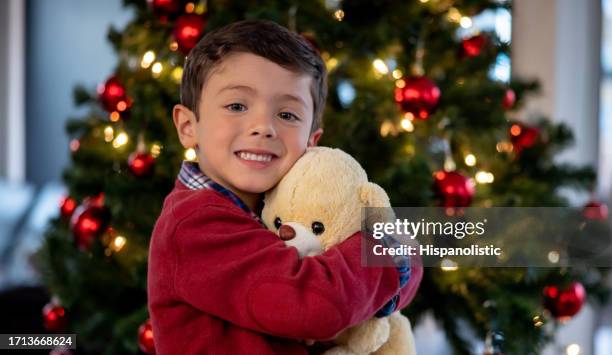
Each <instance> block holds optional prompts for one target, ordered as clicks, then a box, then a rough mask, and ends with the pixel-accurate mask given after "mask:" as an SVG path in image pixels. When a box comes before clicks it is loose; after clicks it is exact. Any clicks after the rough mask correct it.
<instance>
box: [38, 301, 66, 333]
mask: <svg viewBox="0 0 612 355" xmlns="http://www.w3.org/2000/svg"><path fill="white" fill-rule="evenodd" d="M42 313H43V324H44V325H45V328H46V329H47V330H50V331H53V332H61V331H63V330H65V329H66V326H67V325H68V319H67V317H66V310H65V309H64V307H62V306H60V305H57V304H53V303H47V304H46V305H45V306H44V307H43V310H42Z"/></svg>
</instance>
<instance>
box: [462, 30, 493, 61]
mask: <svg viewBox="0 0 612 355" xmlns="http://www.w3.org/2000/svg"><path fill="white" fill-rule="evenodd" d="M486 44H487V37H485V36H483V35H476V36H472V37H470V38H465V39H463V40H462V41H461V54H462V55H463V56H464V57H477V56H479V55H480V53H482V49H483V48H484V46H485V45H486Z"/></svg>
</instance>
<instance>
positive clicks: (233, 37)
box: [181, 20, 327, 132]
mask: <svg viewBox="0 0 612 355" xmlns="http://www.w3.org/2000/svg"><path fill="white" fill-rule="evenodd" d="M236 52H246V53H252V54H255V55H258V56H260V57H264V58H266V59H268V60H270V61H272V62H274V63H276V64H278V65H280V66H282V67H284V68H286V69H289V70H292V71H295V72H299V73H305V74H309V75H310V76H311V77H312V84H311V87H310V94H311V96H312V101H313V104H314V107H313V111H314V112H313V119H312V127H311V132H313V131H315V130H316V129H317V128H319V127H320V126H321V122H322V118H323V109H324V107H325V100H326V99H327V70H326V69H325V63H324V62H323V59H321V56H320V55H319V54H318V52H317V50H316V49H314V48H313V47H312V46H311V45H310V44H309V43H308V42H307V41H306V40H305V39H304V38H303V37H302V36H300V35H299V34H297V33H293V32H291V31H289V30H288V29H287V28H285V27H283V26H280V25H278V24H276V23H274V22H272V21H265V20H246V21H239V22H234V23H232V24H230V25H227V26H224V27H222V28H219V29H217V30H214V31H212V32H209V33H208V34H207V35H206V36H204V38H202V39H201V40H200V41H199V42H198V44H197V45H196V46H195V47H194V48H193V49H192V50H191V52H189V55H188V57H187V59H186V62H185V68H184V70H183V79H182V81H181V104H183V105H184V106H186V107H188V108H189V109H190V110H191V111H193V112H194V113H195V114H196V118H197V115H198V104H199V100H200V95H201V92H202V88H203V86H204V82H205V81H206V79H207V78H208V75H209V74H210V72H211V70H212V69H213V68H214V67H216V66H217V65H219V64H220V63H221V61H223V58H225V57H226V56H227V55H229V54H231V53H236Z"/></svg>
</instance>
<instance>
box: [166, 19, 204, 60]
mask: <svg viewBox="0 0 612 355" xmlns="http://www.w3.org/2000/svg"><path fill="white" fill-rule="evenodd" d="M204 27H206V20H205V19H204V17H202V16H200V15H196V14H185V15H182V16H181V17H179V18H178V19H177V20H176V25H175V27H174V38H175V39H176V42H177V43H178V45H179V49H180V50H181V52H183V53H184V54H187V53H189V51H190V50H191V49H192V48H193V47H195V46H196V44H197V43H198V41H199V40H200V37H202V33H204Z"/></svg>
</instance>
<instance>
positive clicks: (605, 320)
mask: <svg viewBox="0 0 612 355" xmlns="http://www.w3.org/2000/svg"><path fill="white" fill-rule="evenodd" d="M412 2H413V3H414V4H413V6H417V5H418V6H431V8H429V9H430V11H431V13H432V14H436V11H438V9H440V8H444V10H443V12H442V10H440V11H439V12H438V16H440V17H442V16H447V13H448V12H449V11H450V12H452V11H451V10H449V8H451V9H452V8H454V7H451V5H449V4H446V3H453V2H452V1H450V0H449V1H435V0H431V1H428V0H414V1H412ZM126 3H135V1H127V2H126ZM142 3H143V4H144V3H145V1H144V0H143V1H142ZM212 3H214V2H211V4H209V5H210V8H211V9H212V8H213V6H212ZM223 3H225V2H223ZM270 3H274V2H270ZM296 3H299V2H296ZM346 3H350V2H349V1H347V2H346ZM357 3H359V2H357ZM382 3H385V4H387V5H388V6H387V7H386V11H391V10H390V9H391V8H393V6H394V2H384V1H383V2H382ZM396 3H399V2H396ZM456 3H457V4H456V5H455V6H456V8H458V9H459V10H460V11H462V9H463V8H467V9H470V8H478V6H479V5H478V3H479V2H478V1H456ZM480 3H486V4H487V6H489V3H500V4H502V5H503V6H501V7H500V8H493V7H492V8H491V9H486V11H484V10H483V11H474V13H473V15H472V14H469V16H468V15H465V13H464V15H459V18H458V19H457V21H456V23H455V24H454V25H455V26H456V32H457V33H458V34H457V36H458V38H459V40H458V42H460V39H461V38H463V39H466V38H473V37H472V36H473V35H474V34H475V33H476V34H477V33H480V32H482V33H492V34H494V36H495V38H496V41H497V42H495V43H496V44H498V45H500V46H502V47H503V46H507V47H508V50H507V51H499V53H496V55H495V57H494V59H493V61H492V64H491V65H490V66H487V68H486V72H487V73H488V75H489V79H487V80H491V81H492V82H495V83H501V84H500V85H506V84H507V85H508V87H512V86H511V83H512V82H513V80H512V79H511V78H514V77H520V78H522V79H525V80H537V81H538V82H539V91H538V92H535V91H534V93H530V94H529V95H527V94H524V95H521V91H523V90H525V92H529V88H530V86H529V85H527V84H526V85H523V86H520V85H519V86H517V87H515V89H516V91H517V93H516V94H517V98H518V99H519V100H518V101H519V102H520V107H519V105H517V107H516V108H514V109H515V110H514V111H513V113H512V116H513V117H521V118H522V120H523V121H524V122H527V123H533V124H535V123H536V122H538V120H540V119H541V118H542V117H544V118H545V119H546V120H547V121H548V122H550V124H559V123H562V124H564V125H565V126H566V127H568V128H569V129H570V130H571V131H572V132H573V134H574V144H573V145H572V146H571V147H569V148H568V149H565V150H563V151H562V152H561V153H560V154H558V155H556V156H555V157H554V162H555V163H557V164H561V165H563V164H572V165H576V166H585V165H589V166H591V167H592V168H593V170H594V172H595V173H596V179H594V180H593V181H592V184H591V185H590V187H589V188H588V189H575V188H572V186H571V184H570V185H569V186H564V187H559V188H558V189H556V187H555V192H556V193H559V194H560V195H561V196H563V197H564V199H565V201H567V203H569V204H570V205H572V206H583V205H585V204H587V203H588V202H589V201H598V203H600V204H602V205H606V204H607V205H610V203H611V202H612V0H587V1H578V0H537V1H533V0H514V1H511V2H509V1H501V0H500V1H492V2H491V1H480ZM343 5H345V4H343V2H342V1H332V2H330V1H325V8H326V9H327V10H328V11H329V12H330V14H331V15H330V18H332V15H333V16H336V20H338V21H341V20H342V19H338V16H339V13H338V11H340V10H342V9H343ZM376 5H377V4H374V5H372V6H376ZM150 6H151V5H150V4H149V8H148V9H150ZM411 6H412V5H411ZM434 6H438V7H434ZM487 6H483V8H485V7H487ZM271 7H272V5H271ZM280 7H283V6H280ZM304 7H307V6H303V8H304ZM228 8H230V9H231V6H229V7H228ZM253 8H257V6H256V5H253ZM321 8H323V7H321ZM226 10H227V9H226ZM241 10H244V11H248V10H249V6H247V5H245V6H244V8H241ZM345 10H346V16H347V19H348V18H349V17H348V16H349V14H350V12H349V9H346V8H345ZM143 11H146V7H143V6H140V5H134V6H131V7H130V6H127V7H125V6H124V3H123V2H122V1H120V0H108V1H104V2H100V1H93V0H86V1H76V0H56V1H45V0H28V1H25V0H5V1H1V2H0V48H1V50H0V314H2V318H3V319H4V320H5V321H4V322H2V323H3V324H0V333H16V332H18V331H21V332H29V333H37V332H44V331H45V327H44V326H43V322H42V320H43V316H42V314H41V312H42V308H43V306H44V305H45V304H47V303H49V300H50V299H52V297H53V296H56V292H53V291H54V290H53V287H51V290H53V291H51V292H50V289H49V288H48V287H47V286H46V285H47V284H48V283H49V281H43V280H42V279H41V276H40V273H39V272H37V271H36V268H35V267H34V266H33V258H34V257H33V254H34V253H35V252H36V251H37V250H39V249H41V247H42V246H43V244H44V239H45V234H46V233H47V230H48V228H49V222H50V221H51V220H52V219H54V218H58V217H59V215H60V210H59V208H58V206H59V205H60V203H62V201H63V200H62V199H63V198H64V197H65V196H67V195H75V194H76V195H80V196H84V195H85V193H84V192H82V190H79V189H82V188H83V186H82V185H79V184H75V181H76V180H78V179H77V178H74V176H73V177H72V180H70V179H69V180H68V181H70V183H69V184H75V185H77V187H74V189H71V187H70V186H67V184H66V181H65V180H63V179H62V176H63V172H64V171H65V170H66V169H70V166H71V164H72V163H71V159H72V157H71V154H72V153H74V151H75V150H76V149H78V147H77V148H76V149H75V148H74V146H72V148H71V144H72V145H74V143H75V141H74V139H75V137H74V134H73V135H72V136H71V135H70V134H68V133H67V131H66V126H67V124H68V122H69V121H70V119H71V118H79V117H85V116H87V115H90V112H91V107H90V106H89V105H76V104H75V100H74V97H75V95H74V90H75V87H82V88H84V90H85V89H87V90H89V91H90V92H94V91H95V88H96V87H97V86H98V85H99V84H101V83H102V84H104V83H106V84H107V85H108V80H109V77H111V75H113V73H115V72H120V73H121V74H120V75H119V76H122V77H124V78H125V77H126V74H125V72H126V71H127V69H125V68H121V67H120V68H119V69H117V67H118V65H117V62H118V60H119V58H118V55H117V52H116V51H115V50H116V49H117V48H121V46H122V45H125V43H123V42H115V43H112V42H110V41H109V40H108V39H107V34H108V31H109V27H110V26H114V27H115V28H116V29H118V30H119V31H121V30H122V29H123V28H125V26H126V25H128V24H129V23H130V21H133V20H134V18H135V17H136V18H140V17H139V16H141V15H140V13H141V12H143ZM228 11H229V10H228ZM261 13H263V15H262V17H265V16H266V13H265V11H261ZM411 15H414V14H408V13H407V14H406V18H405V21H406V22H410V21H411V17H410V16H411ZM156 16H158V18H160V17H159V14H156ZM212 16H214V14H212V15H211V17H212ZM342 16H344V12H343V13H342ZM432 16H433V15H432ZM272 17H273V16H272ZM297 17H298V23H299V12H298V15H297ZM170 21H172V20H170ZM225 21H227V18H226V19H225ZM449 21H450V20H449ZM162 22H163V21H162ZM211 22H212V23H214V21H211ZM222 22H223V21H219V22H218V23H222ZM279 22H280V23H282V24H283V25H287V23H286V22H287V21H286V20H285V21H284V23H283V22H281V21H279ZM345 22H346V21H345ZM450 22H452V21H450ZM143 23H144V22H143ZM303 23H307V20H304V22H303ZM321 28H323V26H321ZM453 31H455V29H453ZM153 33H157V32H153ZM315 35H316V33H315ZM319 40H320V41H321V42H322V43H323V46H322V47H323V50H324V49H325V47H324V45H325V44H327V42H331V40H330V39H326V38H319ZM143 41H144V42H146V41H147V40H143ZM415 47H418V45H416V44H415ZM130 50H133V48H130ZM415 51H418V48H417V49H415ZM140 54H142V53H140ZM158 54H159V53H158ZM332 56H333V54H332ZM374 58H375V57H372V59H374ZM328 59H329V58H328ZM383 59H384V58H383ZM398 62H399V64H398V63H397V62H396V63H391V62H389V61H385V62H384V63H383V64H382V66H383V67H381V65H378V67H377V64H376V63H373V65H374V69H375V70H378V71H379V74H381V73H382V74H386V73H385V72H384V71H385V70H387V71H389V72H391V71H393V70H394V69H393V68H392V66H393V65H396V66H397V68H398V70H399V68H400V67H401V64H402V63H401V60H398ZM421 65H422V66H423V64H421ZM406 66H407V64H406V65H404V67H406ZM424 67H425V69H426V70H425V71H426V72H428V71H429V72H434V70H429V69H432V68H434V66H433V65H430V64H427V62H426V63H425V64H424ZM385 68H386V69H385ZM160 70H161V69H160ZM368 70H370V68H368ZM406 72H407V70H405V71H404V73H406ZM374 74H376V72H374ZM389 75H391V74H389ZM393 76H394V78H395V79H399V78H400V77H401V72H400V74H398V77H395V74H393ZM432 76H433V78H434V79H435V80H434V81H436V80H437V79H438V78H439V77H436V75H434V74H432ZM391 80H394V79H391ZM344 83H345V84H343V82H342V80H337V81H334V80H332V81H331V82H330V85H332V84H333V85H337V90H336V94H335V95H334V98H332V100H334V99H335V100H338V101H339V107H341V106H344V107H346V105H347V102H348V104H350V102H351V101H352V100H354V97H355V86H358V85H354V86H351V85H348V86H347V85H346V81H345V82H344ZM397 85H399V84H397V82H396V86H397ZM440 85H442V84H440ZM397 87H398V88H401V87H400V86H397ZM441 88H442V97H443V98H444V95H445V93H446V91H445V90H444V87H442V86H441ZM447 91H449V90H447ZM98 93H99V91H98ZM77 96H78V95H77ZM92 97H95V95H93V94H92ZM389 97H392V96H389ZM82 101H86V99H83V100H82ZM357 101H359V96H358V98H357ZM389 101H391V102H392V101H393V100H389ZM513 105H514V102H512V104H511V105H510V106H513ZM404 109H405V110H404V111H405V113H408V112H410V109H406V108H405V107H404ZM338 111H341V110H340V109H338ZM430 113H433V112H430ZM446 114H447V116H448V115H450V113H448V112H447V113H446ZM135 116H136V114H135ZM432 117H433V116H432ZM169 119H170V117H168V120H169ZM443 119H444V117H440V118H439V119H438V118H436V117H433V118H432V119H430V120H429V121H430V122H436V123H438V122H443ZM111 120H112V119H111ZM410 121H411V122H412V119H411V120H410ZM418 123H420V122H416V121H415V124H414V125H415V126H417V124H418ZM382 124H383V126H384V122H382ZM400 124H401V125H402V127H403V128H404V129H405V130H406V131H409V130H408V129H407V128H406V126H407V125H409V126H410V127H412V123H400ZM466 125H469V123H466ZM334 129H335V128H334V127H330V131H331V132H332V133H331V134H332V135H333V132H334ZM416 129H417V130H418V129H419V127H418V126H417V127H416ZM541 129H543V128H541ZM75 130H76V129H75ZM389 130H390V132H392V131H393V129H391V128H389ZM383 131H384V129H383V128H382V126H381V130H380V135H385V136H386V134H383V133H384V132H383ZM74 132H75V131H73V133H74ZM387 133H388V132H387ZM376 134H378V130H376ZM134 141H135V139H134ZM449 141H450V140H449ZM337 142H340V143H338V144H339V145H340V146H342V143H341V142H342V141H341V140H339V141H337ZM444 142H445V141H443V142H442V143H444ZM325 143H327V144H329V145H332V140H330V141H328V142H325ZM438 143H439V142H438ZM446 144H447V145H448V144H449V143H448V142H447V143H446ZM515 144H516V143H515ZM442 145H443V146H444V144H442ZM450 146H453V147H454V146H455V145H454V144H453V142H452V141H451V143H450ZM345 149H347V150H349V151H350V147H349V148H345ZM442 150H444V148H442ZM516 150H517V148H516V146H515V151H516ZM71 151H72V153H71ZM498 151H499V149H498ZM181 154H182V152H181V153H180V154H179V155H181ZM355 154H357V155H359V153H358V152H357V153H355ZM445 154H446V156H445V157H444V158H443V160H444V159H446V161H445V163H448V159H447V158H448V153H445ZM454 154H459V153H456V152H453V153H452V154H451V156H453V155H454ZM462 158H463V157H462ZM366 159H367V158H366ZM474 159H476V158H474ZM455 160H458V159H457V157H455ZM461 160H463V159H461ZM360 161H361V160H360ZM461 164H463V162H460V164H459V165H461ZM465 164H466V165H467V166H472V165H473V164H471V163H470V158H467V157H466V160H465ZM366 165H367V164H366ZM444 168H445V170H448V169H447V165H446V164H444ZM451 170H454V169H451ZM368 172H370V170H368ZM475 173H476V171H475ZM427 174H428V176H430V175H431V172H429V171H427ZM169 175H171V174H169ZM497 176H498V175H497V174H496V178H497ZM475 178H476V179H478V177H477V176H475ZM384 179H385V177H384V176H383V175H381V177H380V180H381V181H384ZM491 179H492V178H491ZM94 180H95V179H94ZM485 180H486V179H485ZM417 181H418V180H417ZM479 182H480V181H479ZM69 184H68V185H69ZM383 185H384V184H383ZM417 188H420V189H422V190H429V189H430V186H429V184H426V185H424V186H421V187H418V186H417ZM75 191H76V192H75ZM93 192H94V191H92V192H91V193H92V194H93ZM491 194H493V193H491ZM407 196H412V195H410V194H408V195H407ZM415 196H416V195H415ZM470 197H471V196H470ZM477 197H478V196H477ZM485 197H486V196H485ZM77 200H79V199H77ZM396 200H399V201H403V200H402V199H401V198H399V197H398V198H397V199H396ZM404 200H406V199H404ZM483 200H485V198H483ZM411 201H420V200H419V198H417V197H415V198H414V199H413V200H411ZM502 201H503V200H502ZM64 202H65V201H64ZM496 202H497V200H495V201H494V203H496ZM494 205H495V204H494ZM153 217H156V216H153ZM94 255H95V252H94ZM597 282H598V283H600V284H602V285H607V286H609V285H610V281H609V280H605V279H602V280H598V281H597ZM51 283H53V281H51ZM507 297H512V295H511V293H509V294H508V295H507ZM64 298H65V297H64ZM71 302H72V303H78V302H77V301H76V300H73V301H71ZM145 318H146V315H145ZM438 318H439V317H436V316H434V315H432V314H431V313H429V314H428V313H426V314H423V315H419V317H418V319H419V322H418V323H417V324H416V325H415V334H416V338H417V342H418V350H419V353H421V354H433V355H435V354H451V353H453V351H455V352H460V351H459V350H457V347H456V344H454V343H453V341H452V339H451V340H449V337H448V336H447V335H445V334H447V332H448V329H445V330H443V329H442V328H444V327H442V326H441V323H440V322H438V321H437V319H438ZM143 319H144V318H143ZM141 320H142V319H137V320H136V322H137V323H138V324H140V322H141ZM459 326H461V322H459ZM47 329H49V328H48V327H47ZM489 331H490V329H489ZM460 333H461V332H460ZM485 334H486V336H483V335H485ZM485 334H480V333H479V332H478V331H477V332H476V333H475V334H470V333H469V332H468V334H467V335H465V334H464V337H465V338H467V339H474V340H475V345H474V346H473V347H472V348H471V349H473V351H472V352H473V353H483V352H484V353H486V351H487V349H486V347H487V344H486V340H487V339H489V340H490V339H491V334H490V332H489V333H487V332H486V330H485ZM136 338H137V337H136V336H134V339H135V340H134V344H136ZM140 341H141V342H142V339H140ZM507 341H508V339H506V342H507ZM139 345H141V344H139ZM93 348H95V347H93ZM128 348H129V349H132V350H133V351H144V350H143V348H142V346H140V348H139V350H137V349H136V347H135V345H133V346H132V347H131V348H130V347H129V346H128ZM117 349H118V348H117ZM89 351H90V352H92V353H96V351H95V350H89ZM84 353H85V352H84ZM117 353H120V352H117ZM507 353H512V352H507ZM536 353H542V354H574V355H576V354H594V355H608V354H612V306H611V305H610V304H596V305H585V306H584V307H582V309H581V310H580V312H579V313H578V314H577V315H576V316H575V317H573V318H572V319H571V320H570V321H568V322H565V323H564V324H563V325H561V326H560V327H559V332H557V334H556V336H555V337H554V338H553V339H552V342H551V343H549V344H548V345H547V346H546V347H545V348H543V349H542V350H539V352H536Z"/></svg>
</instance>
